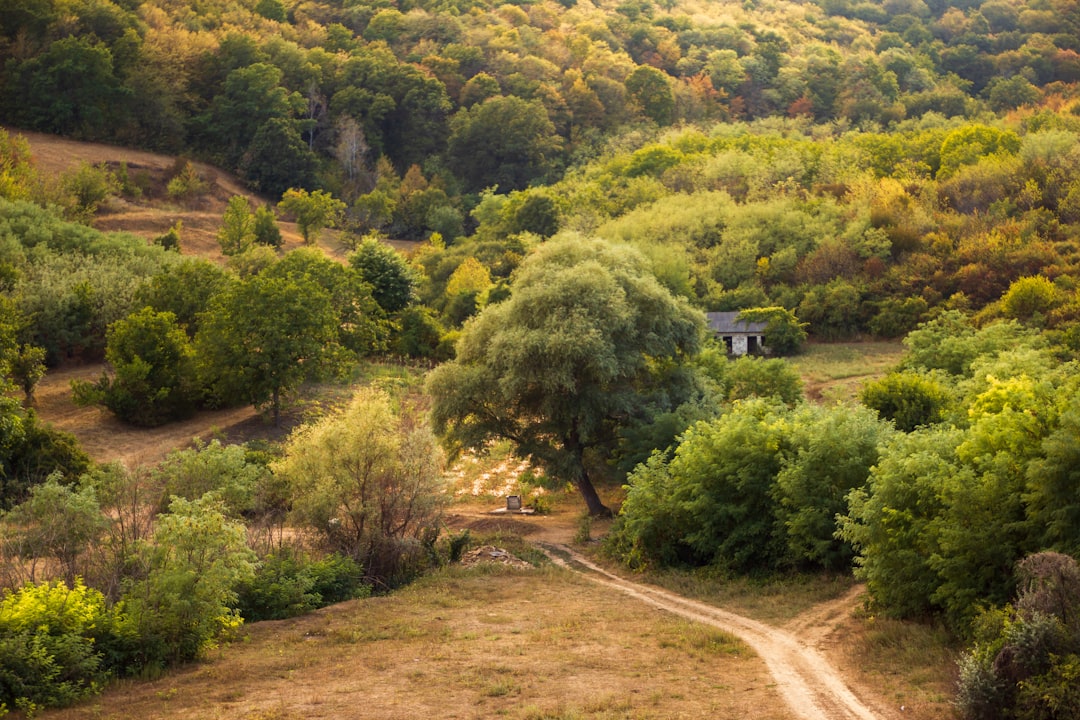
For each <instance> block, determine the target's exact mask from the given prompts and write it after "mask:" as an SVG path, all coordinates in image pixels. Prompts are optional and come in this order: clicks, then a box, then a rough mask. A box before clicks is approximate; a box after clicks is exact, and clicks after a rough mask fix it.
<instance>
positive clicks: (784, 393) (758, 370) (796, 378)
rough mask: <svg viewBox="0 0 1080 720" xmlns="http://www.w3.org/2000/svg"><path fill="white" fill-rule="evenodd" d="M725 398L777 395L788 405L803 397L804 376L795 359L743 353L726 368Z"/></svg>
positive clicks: (743, 398) (769, 396)
mask: <svg viewBox="0 0 1080 720" xmlns="http://www.w3.org/2000/svg"><path fill="white" fill-rule="evenodd" d="M724 385H725V386H726V390H725V392H724V398H725V399H726V400H728V401H733V400H745V399H747V398H753V397H759V398H775V399H776V400H779V401H780V402H782V403H784V404H785V405H788V406H793V405H795V404H796V403H798V402H801V401H802V399H803V392H802V376H800V375H799V373H798V371H797V370H795V368H794V367H792V365H791V363H789V362H787V361H786V360H782V359H780V358H772V359H765V358H759V357H749V356H743V357H740V358H737V359H736V360H734V361H732V362H730V363H729V364H728V366H727V369H726V370H725V371H724Z"/></svg>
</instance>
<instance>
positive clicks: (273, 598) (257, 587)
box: [236, 551, 322, 622]
mask: <svg viewBox="0 0 1080 720" xmlns="http://www.w3.org/2000/svg"><path fill="white" fill-rule="evenodd" d="M314 584H315V583H314V579H313V578H312V576H311V574H310V572H308V568H307V566H306V565H305V562H304V558H303V557H302V556H299V555H296V554H293V553H291V552H289V551H283V552H281V553H279V554H277V555H270V556H269V557H266V558H264V559H263V561H262V564H261V565H260V566H259V569H258V570H257V571H256V572H255V576H254V577H253V578H251V579H250V580H248V581H247V582H245V583H243V584H241V585H240V587H239V588H238V589H237V604H236V610H237V612H239V613H240V615H241V617H243V618H244V620H246V621H249V622H255V621H259V620H282V619H284V618H290V617H296V616H297V615H303V614H304V613H307V612H310V611H312V610H314V609H315V608H317V607H319V605H320V604H321V601H322V598H321V597H320V596H319V595H318V594H317V593H313V592H312V591H311V590H312V587H313V586H314Z"/></svg>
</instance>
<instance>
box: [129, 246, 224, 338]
mask: <svg viewBox="0 0 1080 720" xmlns="http://www.w3.org/2000/svg"><path fill="white" fill-rule="evenodd" d="M232 282H233V279H232V278H231V277H230V276H229V274H228V273H227V272H226V271H225V270H223V269H221V268H220V267H218V266H217V265H215V264H214V263H212V262H210V261H209V260H204V259H201V258H191V257H185V258H183V259H181V260H180V261H179V262H177V263H173V264H171V265H168V266H167V267H165V268H162V269H161V271H160V272H158V273H157V274H155V275H153V276H152V277H150V278H149V279H147V280H146V281H145V282H144V283H143V284H142V285H140V286H139V288H138V290H137V291H136V292H135V306H136V307H151V308H153V309H154V310H157V311H158V312H170V313H172V314H173V315H174V316H175V317H176V322H177V324H179V325H180V327H182V328H184V330H185V331H186V332H187V334H188V336H189V337H194V336H195V333H196V331H198V329H199V315H200V314H201V313H203V312H204V311H206V309H207V308H208V307H209V306H210V300H211V299H212V298H213V297H214V296H215V295H217V294H218V293H220V292H222V291H224V290H225V289H226V288H227V287H228V286H229V285H230V284H231V283H232Z"/></svg>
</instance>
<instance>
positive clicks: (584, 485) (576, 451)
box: [565, 437, 615, 517]
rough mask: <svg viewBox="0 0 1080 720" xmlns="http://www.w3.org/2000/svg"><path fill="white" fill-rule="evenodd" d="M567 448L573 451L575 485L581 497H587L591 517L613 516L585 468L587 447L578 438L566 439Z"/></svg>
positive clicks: (586, 503)
mask: <svg viewBox="0 0 1080 720" xmlns="http://www.w3.org/2000/svg"><path fill="white" fill-rule="evenodd" d="M565 444H566V449H567V450H569V451H570V452H571V453H573V456H574V464H575V466H576V467H575V468H574V469H575V471H576V472H575V475H576V477H575V478H574V487H576V488H577V489H578V492H580V493H581V497H582V498H584V499H585V507H587V508H588V510H589V515H590V516H591V517H611V516H612V515H614V514H615V513H613V512H611V508H609V507H608V506H607V505H605V504H604V503H603V501H601V500H600V496H599V495H598V494H597V493H596V488H595V487H593V484H592V480H590V479H589V471H588V470H586V469H585V448H583V447H582V445H581V442H580V441H579V440H578V439H577V438H576V437H572V438H567V439H566V443H565Z"/></svg>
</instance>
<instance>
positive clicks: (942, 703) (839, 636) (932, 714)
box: [829, 612, 962, 720]
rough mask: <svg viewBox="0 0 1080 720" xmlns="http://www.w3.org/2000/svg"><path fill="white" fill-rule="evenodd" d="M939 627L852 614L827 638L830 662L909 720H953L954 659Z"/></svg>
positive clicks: (953, 647) (951, 642)
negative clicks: (898, 710) (831, 659)
mask: <svg viewBox="0 0 1080 720" xmlns="http://www.w3.org/2000/svg"><path fill="white" fill-rule="evenodd" d="M961 650H962V648H961V647H960V646H959V645H958V644H957V642H956V640H955V639H954V638H952V637H950V636H949V634H948V633H947V632H945V631H944V630H943V629H942V628H940V627H937V626H934V625H927V624H922V623H916V622H909V621H901V620H893V619H890V618H883V617H877V616H874V615H872V614H869V613H866V612H863V613H856V614H854V615H852V616H850V617H848V618H846V620H845V621H844V622H843V623H842V624H841V625H840V626H839V627H838V629H837V630H836V631H835V632H834V633H833V635H832V636H831V637H830V638H829V652H830V656H831V657H832V658H833V662H835V663H836V664H837V666H838V667H839V668H840V669H841V671H842V672H844V673H845V674H846V675H847V676H848V677H852V678H855V680H856V682H857V683H860V684H861V685H863V686H865V687H870V688H872V689H873V691H874V692H875V693H876V694H877V695H878V696H879V697H881V698H883V699H885V700H886V701H887V702H889V703H890V704H891V705H892V707H894V708H896V709H900V708H903V710H902V713H903V717H905V718H909V719H910V720H956V718H959V715H958V714H957V712H956V708H955V707H954V706H953V698H954V697H955V692H956V679H957V669H956V659H957V656H958V655H959V653H960V651H961Z"/></svg>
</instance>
